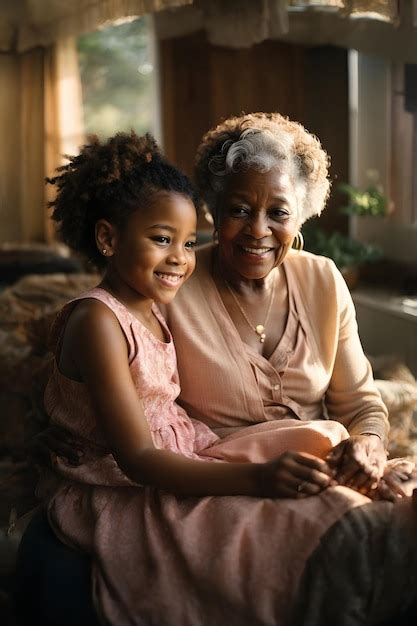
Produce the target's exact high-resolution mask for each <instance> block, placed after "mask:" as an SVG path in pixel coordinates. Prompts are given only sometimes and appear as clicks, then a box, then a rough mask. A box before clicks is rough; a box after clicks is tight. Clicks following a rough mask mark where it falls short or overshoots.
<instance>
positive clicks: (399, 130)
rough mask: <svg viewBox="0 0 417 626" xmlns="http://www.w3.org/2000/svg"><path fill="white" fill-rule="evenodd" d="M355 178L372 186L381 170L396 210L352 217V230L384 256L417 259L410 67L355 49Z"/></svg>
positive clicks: (352, 93) (352, 68) (352, 70)
mask: <svg viewBox="0 0 417 626" xmlns="http://www.w3.org/2000/svg"><path fill="white" fill-rule="evenodd" d="M349 76H350V79H349V80H350V89H349V92H350V130H351V132H350V179H351V182H352V183H353V184H355V185H358V186H361V187H366V186H367V184H368V183H369V180H368V179H367V177H368V173H369V171H370V170H373V171H375V170H376V171H377V172H378V174H379V180H380V182H381V184H382V186H383V187H384V191H385V193H386V194H387V195H388V197H389V198H390V199H391V200H392V201H393V203H394V212H393V213H392V214H391V215H388V216H387V217H385V218H381V219H375V218H370V219H367V218H359V219H353V220H352V225H351V229H352V234H353V235H354V236H355V237H357V238H358V239H360V240H362V241H367V242H369V243H373V244H375V245H377V246H380V247H381V248H382V250H383V252H384V255H385V256H386V257H387V258H389V259H393V260H397V261H402V262H405V263H415V262H416V252H415V251H416V249H417V210H416V207H417V173H416V172H415V169H416V163H417V161H416V159H417V145H416V144H417V141H416V135H417V126H416V119H417V114H416V113H409V112H407V111H406V110H405V106H404V102H405V90H404V65H403V64H393V63H391V62H390V61H389V60H387V59H384V58H382V57H377V56H371V55H366V54H362V53H358V52H356V51H353V50H351V51H350V52H349Z"/></svg>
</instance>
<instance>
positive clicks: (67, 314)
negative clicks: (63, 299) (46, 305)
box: [49, 287, 131, 353]
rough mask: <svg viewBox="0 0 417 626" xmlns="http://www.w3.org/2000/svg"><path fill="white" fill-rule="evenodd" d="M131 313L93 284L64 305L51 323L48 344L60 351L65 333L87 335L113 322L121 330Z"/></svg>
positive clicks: (128, 322) (127, 324)
mask: <svg viewBox="0 0 417 626" xmlns="http://www.w3.org/2000/svg"><path fill="white" fill-rule="evenodd" d="M130 317H131V316H130V313H129V312H128V311H127V309H126V307H124V306H123V305H122V303H121V302H119V301H118V300H117V299H116V298H114V297H113V296H111V294H109V293H108V292H106V291H105V290H104V289H101V288H100V287H95V288H93V289H90V290H89V291H86V292H84V293H82V294H80V295H79V296H77V297H76V298H73V299H72V300H70V301H69V302H67V303H66V304H65V305H64V307H63V308H62V309H61V311H60V312H59V313H58V315H57V316H56V318H55V321H54V322H53V324H52V327H51V331H50V335H49V348H50V350H51V351H52V352H55V353H56V352H57V351H59V347H60V345H61V343H62V339H63V336H64V333H65V334H66V335H67V336H73V337H74V338H75V337H77V336H79V335H81V336H82V335H84V334H86V335H87V336H88V334H89V332H90V331H97V330H98V331H100V330H106V331H107V332H108V331H111V328H112V326H113V327H114V328H116V327H118V328H120V327H121V329H122V330H124V329H125V328H126V327H127V326H130V323H131V320H130ZM95 334H96V333H95V332H94V335H95ZM91 339H93V337H92V336H91Z"/></svg>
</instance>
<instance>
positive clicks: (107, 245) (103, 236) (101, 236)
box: [95, 219, 116, 257]
mask: <svg viewBox="0 0 417 626" xmlns="http://www.w3.org/2000/svg"><path fill="white" fill-rule="evenodd" d="M95 235H96V245H97V248H98V249H99V251H100V252H101V254H102V255H103V256H107V257H110V256H113V254H114V246H115V242H116V228H115V226H114V224H112V223H111V222H108V221H107V220H104V219H101V220H98V221H97V222H96V226H95Z"/></svg>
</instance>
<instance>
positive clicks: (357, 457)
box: [326, 268, 388, 491]
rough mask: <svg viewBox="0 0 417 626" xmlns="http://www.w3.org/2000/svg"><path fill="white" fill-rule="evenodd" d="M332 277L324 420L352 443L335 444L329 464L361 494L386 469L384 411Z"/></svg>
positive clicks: (349, 308)
mask: <svg viewBox="0 0 417 626" xmlns="http://www.w3.org/2000/svg"><path fill="white" fill-rule="evenodd" d="M333 272H334V276H335V281H336V291H337V296H338V302H339V312H340V320H339V325H338V329H339V335H338V339H337V341H338V343H337V351H336V357H335V362H334V367H333V372H332V376H331V380H330V385H329V388H328V390H327V394H326V405H327V409H328V412H329V416H330V417H331V418H332V419H336V420H338V421H340V422H341V423H342V424H343V425H344V426H345V427H346V428H347V430H348V431H349V433H350V435H351V438H350V439H348V440H346V441H344V442H342V443H341V444H339V446H338V447H337V448H336V449H335V450H334V451H333V453H332V455H331V457H330V462H331V465H333V466H334V467H337V468H338V472H337V478H338V480H340V481H341V482H342V483H344V484H348V485H351V486H353V487H355V488H357V489H362V490H364V491H366V490H368V489H369V488H370V487H371V486H372V485H374V484H376V483H377V482H378V480H379V479H380V478H381V476H382V474H383V471H384V468H385V464H386V459H387V456H386V452H385V443H386V438H387V434H388V419H387V410H386V408H385V405H384V404H383V402H382V400H381V396H380V394H379V392H378V390H377V388H376V386H375V382H374V379H373V375H372V370H371V366H370V364H369V361H368V360H367V359H366V357H365V355H364V353H363V349H362V345H361V342H360V339H359V334H358V326H357V322H356V314H355V308H354V305H353V302H352V298H351V295H350V292H349V290H348V288H347V286H346V283H345V281H344V279H343V277H342V276H341V274H340V272H338V270H336V269H335V268H334V269H333Z"/></svg>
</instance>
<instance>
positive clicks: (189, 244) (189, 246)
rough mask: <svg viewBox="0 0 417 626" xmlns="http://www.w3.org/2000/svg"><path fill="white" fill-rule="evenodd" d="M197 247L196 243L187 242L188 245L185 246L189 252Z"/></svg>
mask: <svg viewBox="0 0 417 626" xmlns="http://www.w3.org/2000/svg"><path fill="white" fill-rule="evenodd" d="M196 245H197V242H196V241H187V243H186V244H185V248H187V250H192V249H193V248H195V247H196Z"/></svg>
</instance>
